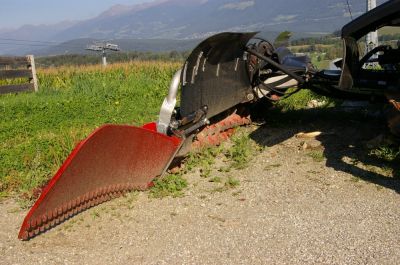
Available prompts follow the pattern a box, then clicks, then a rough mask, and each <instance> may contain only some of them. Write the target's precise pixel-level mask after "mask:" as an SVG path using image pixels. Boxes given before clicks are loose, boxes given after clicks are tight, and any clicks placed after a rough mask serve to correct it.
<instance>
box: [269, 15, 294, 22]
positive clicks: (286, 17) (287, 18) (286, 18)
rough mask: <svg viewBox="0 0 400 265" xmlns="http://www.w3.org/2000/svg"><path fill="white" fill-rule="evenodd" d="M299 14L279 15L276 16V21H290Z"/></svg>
mask: <svg viewBox="0 0 400 265" xmlns="http://www.w3.org/2000/svg"><path fill="white" fill-rule="evenodd" d="M297 16H298V15H279V16H277V17H275V18H274V21H276V22H288V21H292V20H293V19H295V18H296V17H297Z"/></svg>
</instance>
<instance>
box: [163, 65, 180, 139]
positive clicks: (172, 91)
mask: <svg viewBox="0 0 400 265" xmlns="http://www.w3.org/2000/svg"><path fill="white" fill-rule="evenodd" d="M181 72H182V70H179V71H177V72H176V73H175V75H174V77H173V78H172V81H171V85H170V87H169V91H168V96H167V97H166V98H165V99H164V102H163V104H162V106H161V110H160V115H159V118H158V121H157V132H159V133H162V134H167V131H168V127H169V124H170V123H171V117H172V113H173V112H174V109H175V105H176V96H177V94H178V89H179V83H180V78H181Z"/></svg>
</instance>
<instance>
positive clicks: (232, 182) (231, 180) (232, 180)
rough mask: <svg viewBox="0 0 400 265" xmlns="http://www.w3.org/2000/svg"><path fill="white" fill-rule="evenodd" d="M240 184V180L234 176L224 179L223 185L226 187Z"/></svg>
mask: <svg viewBox="0 0 400 265" xmlns="http://www.w3.org/2000/svg"><path fill="white" fill-rule="evenodd" d="M239 185H240V181H239V180H238V179H235V178H234V177H228V179H227V180H226V181H225V187H227V188H235V187H237V186H239Z"/></svg>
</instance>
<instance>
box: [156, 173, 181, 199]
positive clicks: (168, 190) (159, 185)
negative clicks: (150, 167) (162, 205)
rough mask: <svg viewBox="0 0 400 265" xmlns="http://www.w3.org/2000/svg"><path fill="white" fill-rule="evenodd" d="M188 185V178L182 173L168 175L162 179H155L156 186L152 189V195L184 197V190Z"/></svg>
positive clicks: (158, 196)
mask: <svg viewBox="0 0 400 265" xmlns="http://www.w3.org/2000/svg"><path fill="white" fill-rule="evenodd" d="M187 186H188V183H187V180H186V179H184V178H183V177H182V176H181V175H172V174H171V175H167V176H165V177H163V178H161V179H157V180H155V181H154V187H152V188H151V190H150V197H152V198H164V197H168V196H171V197H174V198H176V197H182V196H183V195H184V192H183V190H184V189H185V188H186V187H187Z"/></svg>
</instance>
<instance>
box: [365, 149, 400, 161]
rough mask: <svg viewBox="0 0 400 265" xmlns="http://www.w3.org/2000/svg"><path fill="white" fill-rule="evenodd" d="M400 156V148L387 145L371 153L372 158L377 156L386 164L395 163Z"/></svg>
mask: <svg viewBox="0 0 400 265" xmlns="http://www.w3.org/2000/svg"><path fill="white" fill-rule="evenodd" d="M399 154H400V149H399V147H393V146H387V145H384V146H381V147H379V148H376V149H373V150H371V151H370V152H369V155H370V156H375V157H377V158H380V159H382V160H384V161H386V162H392V161H394V160H395V159H396V157H397V156H398V155H399Z"/></svg>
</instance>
